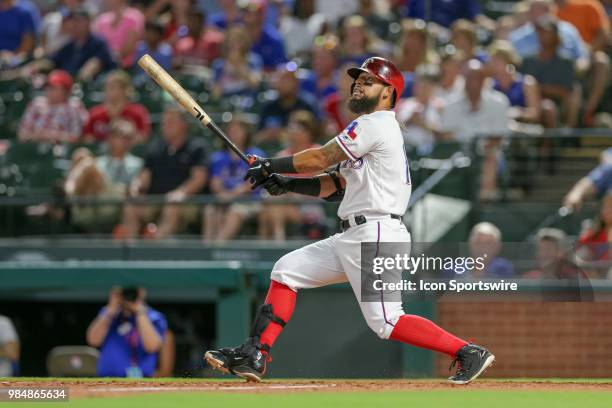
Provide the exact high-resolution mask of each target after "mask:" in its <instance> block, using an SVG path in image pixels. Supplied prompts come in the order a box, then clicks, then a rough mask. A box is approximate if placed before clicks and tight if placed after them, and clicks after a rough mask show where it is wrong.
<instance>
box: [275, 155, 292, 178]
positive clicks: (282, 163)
mask: <svg viewBox="0 0 612 408" xmlns="http://www.w3.org/2000/svg"><path fill="white" fill-rule="evenodd" d="M268 160H269V161H270V169H269V170H270V173H279V174H283V173H291V174H295V173H297V170H296V169H295V167H293V156H287V157H278V158H275V159H268Z"/></svg>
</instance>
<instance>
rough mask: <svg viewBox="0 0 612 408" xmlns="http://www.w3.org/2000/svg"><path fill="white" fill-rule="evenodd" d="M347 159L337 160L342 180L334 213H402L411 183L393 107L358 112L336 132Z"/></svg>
mask: <svg viewBox="0 0 612 408" xmlns="http://www.w3.org/2000/svg"><path fill="white" fill-rule="evenodd" d="M335 140H336V143H338V145H339V146H340V148H341V149H342V150H343V151H344V153H346V155H347V156H348V157H350V159H349V160H345V161H343V162H342V163H341V164H340V174H341V175H342V177H344V179H345V180H346V191H345V193H344V199H343V200H342V203H341V204H340V208H338V216H339V217H340V218H342V219H346V218H347V217H348V216H349V215H360V214H363V215H366V217H367V215H368V214H374V215H375V214H379V215H380V214H398V215H404V213H405V212H406V208H407V207H408V201H409V200H410V192H411V183H410V172H409V170H408V159H407V158H406V153H405V150H404V139H403V137H402V132H401V130H400V126H399V123H398V122H397V120H396V119H395V112H393V111H376V112H373V113H369V114H367V115H362V116H360V117H359V118H357V119H356V120H354V121H353V122H352V123H351V124H350V125H349V126H348V127H347V128H346V129H344V130H343V131H342V133H340V134H339V135H338V136H336V139H335Z"/></svg>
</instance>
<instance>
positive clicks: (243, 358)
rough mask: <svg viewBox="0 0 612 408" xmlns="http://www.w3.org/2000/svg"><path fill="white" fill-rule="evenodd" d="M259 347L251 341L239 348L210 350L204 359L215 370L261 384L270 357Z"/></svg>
mask: <svg viewBox="0 0 612 408" xmlns="http://www.w3.org/2000/svg"><path fill="white" fill-rule="evenodd" d="M258 346H259V345H258V344H256V343H254V342H253V341H252V340H251V339H249V340H247V342H246V343H244V344H243V345H242V346H239V347H234V348H222V349H219V350H209V351H207V352H206V354H205V355H204V359H205V360H206V362H207V363H208V364H209V365H210V366H211V367H212V368H214V369H215V370H219V371H221V372H223V373H226V374H234V375H237V376H238V377H242V378H244V379H246V380H247V381H255V382H260V381H261V380H262V378H263V377H264V375H265V374H266V370H267V362H268V356H267V355H266V354H264V353H262V352H261V348H260V347H258Z"/></svg>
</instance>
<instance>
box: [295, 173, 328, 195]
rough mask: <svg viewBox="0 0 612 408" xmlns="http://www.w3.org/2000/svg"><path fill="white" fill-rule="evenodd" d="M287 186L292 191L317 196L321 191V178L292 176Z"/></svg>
mask: <svg viewBox="0 0 612 408" xmlns="http://www.w3.org/2000/svg"><path fill="white" fill-rule="evenodd" d="M288 188H289V191H293V192H294V193H298V194H304V195H309V196H315V197H318V196H319V194H320V193H321V180H319V178H318V177H310V178H292V179H291V182H290V183H289V184H288Z"/></svg>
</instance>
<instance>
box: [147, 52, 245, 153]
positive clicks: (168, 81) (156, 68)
mask: <svg viewBox="0 0 612 408" xmlns="http://www.w3.org/2000/svg"><path fill="white" fill-rule="evenodd" d="M138 65H139V66H140V68H142V69H143V70H144V72H146V73H147V75H148V76H150V77H151V78H153V80H154V81H155V82H157V84H158V85H159V86H160V87H161V88H162V89H163V90H164V91H166V92H168V93H169V94H170V95H172V97H173V98H174V100H175V101H176V102H178V104H179V105H181V106H182V107H183V109H185V110H186V111H187V112H189V113H190V114H191V115H192V116H193V117H194V118H196V119H197V120H198V122H200V123H201V124H202V125H204V126H206V127H207V128H208V129H210V130H211V131H212V132H213V133H214V134H215V135H217V136H218V137H220V138H221V140H223V142H224V143H225V144H226V145H228V146H229V148H230V149H232V150H233V151H234V153H236V154H237V155H238V156H239V157H240V158H241V159H242V160H244V161H245V162H246V163H248V164H251V162H252V160H249V158H248V157H247V156H246V155H245V154H244V153H243V152H242V151H241V150H240V149H239V148H238V146H236V145H235V144H234V142H232V141H231V140H229V138H228V137H227V135H226V134H225V133H224V132H223V130H221V128H219V126H217V124H216V123H215V122H213V120H212V119H211V118H210V116H208V114H207V113H206V111H204V109H202V107H201V106H200V105H199V104H198V103H197V102H196V101H195V99H193V98H192V97H191V95H189V93H188V92H187V91H186V90H185V88H183V87H182V86H181V85H180V84H179V83H178V82H176V80H175V79H174V78H172V77H171V76H170V74H168V72H167V71H166V70H165V69H163V68H162V67H161V66H160V65H159V64H158V63H157V61H155V60H154V59H153V57H151V56H150V55H149V54H145V55H143V56H142V57H141V58H140V59H139V60H138Z"/></svg>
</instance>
